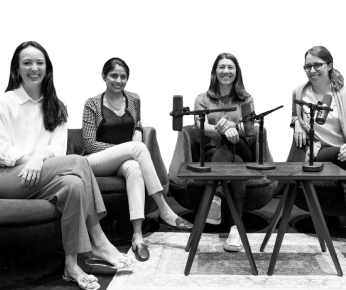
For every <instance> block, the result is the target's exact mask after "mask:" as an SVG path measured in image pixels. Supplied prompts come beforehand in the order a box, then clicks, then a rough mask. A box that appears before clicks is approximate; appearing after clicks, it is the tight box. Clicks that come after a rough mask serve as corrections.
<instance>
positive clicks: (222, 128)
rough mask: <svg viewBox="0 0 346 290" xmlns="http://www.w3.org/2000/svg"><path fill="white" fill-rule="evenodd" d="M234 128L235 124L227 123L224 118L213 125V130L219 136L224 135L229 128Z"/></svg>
mask: <svg viewBox="0 0 346 290" xmlns="http://www.w3.org/2000/svg"><path fill="white" fill-rule="evenodd" d="M235 127H236V123H234V122H232V121H229V120H227V119H225V118H221V119H220V120H219V122H217V123H216V125H215V130H216V131H217V132H218V133H219V134H225V132H226V131H227V130H228V129H229V128H235Z"/></svg>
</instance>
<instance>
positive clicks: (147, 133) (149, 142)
mask: <svg viewBox="0 0 346 290" xmlns="http://www.w3.org/2000/svg"><path fill="white" fill-rule="evenodd" d="M143 143H144V144H145V145H146V146H147V148H148V150H149V152H150V155H151V159H152V161H153V163H154V167H155V170H156V173H157V176H158V177H159V179H160V182H161V185H162V186H163V192H162V194H163V195H164V196H166V195H167V192H168V175H167V169H166V167H165V164H164V163H163V160H162V157H161V152H160V148H159V144H158V142H157V138H156V130H155V128H153V127H143Z"/></svg>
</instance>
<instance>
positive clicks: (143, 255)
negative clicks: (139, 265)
mask: <svg viewBox="0 0 346 290" xmlns="http://www.w3.org/2000/svg"><path fill="white" fill-rule="evenodd" d="M132 251H133V252H134V253H135V256H136V259H137V260H138V261H141V262H144V261H148V260H149V257H150V253H149V250H148V246H147V245H146V244H143V243H138V244H135V243H134V242H133V240H132Z"/></svg>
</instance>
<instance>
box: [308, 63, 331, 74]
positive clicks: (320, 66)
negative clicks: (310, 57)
mask: <svg viewBox="0 0 346 290" xmlns="http://www.w3.org/2000/svg"><path fill="white" fill-rule="evenodd" d="M324 64H326V62H315V63H314V64H306V65H304V66H303V68H304V70H305V71H306V72H309V71H311V69H312V67H314V69H315V71H319V70H321V68H322V66H323V65H324Z"/></svg>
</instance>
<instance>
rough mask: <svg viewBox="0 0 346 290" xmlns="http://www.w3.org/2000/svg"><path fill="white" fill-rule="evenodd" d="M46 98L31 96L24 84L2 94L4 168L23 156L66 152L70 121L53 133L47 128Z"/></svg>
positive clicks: (0, 126) (0, 139)
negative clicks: (44, 100)
mask: <svg viewBox="0 0 346 290" xmlns="http://www.w3.org/2000/svg"><path fill="white" fill-rule="evenodd" d="M41 107H42V97H41V98H40V99H39V100H38V101H34V100H33V99H31V98H30V97H29V96H28V94H27V93H26V91H25V90H24V89H23V87H22V86H20V87H19V88H18V89H16V90H13V91H8V92H6V93H4V94H2V95H1V96H0V167H12V166H14V165H15V163H16V161H17V160H18V159H20V158H21V157H22V156H23V155H25V154H27V155H31V156H32V155H34V154H35V152H41V151H46V150H50V151H51V152H53V154H54V155H55V156H56V157H57V156H63V155H65V154H66V149H67V122H66V123H64V124H62V125H60V126H58V127H57V128H55V130H54V131H53V132H50V131H48V130H46V129H45V128H44V123H43V115H42V111H41Z"/></svg>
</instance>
